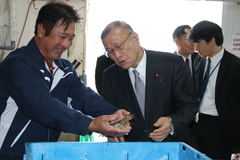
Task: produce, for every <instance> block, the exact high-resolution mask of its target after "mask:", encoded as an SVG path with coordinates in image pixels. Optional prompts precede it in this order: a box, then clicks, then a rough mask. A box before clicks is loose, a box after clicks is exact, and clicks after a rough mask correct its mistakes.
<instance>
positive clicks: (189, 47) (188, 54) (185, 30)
mask: <svg viewBox="0 0 240 160" xmlns="http://www.w3.org/2000/svg"><path fill="white" fill-rule="evenodd" d="M190 29H191V27H190V26H189V25H180V26H178V27H177V28H176V29H175V30H174V31H173V34H172V38H173V41H174V43H175V44H176V47H177V48H176V51H175V52H174V54H177V55H180V56H181V57H182V58H183V60H184V62H185V63H186V66H187V68H188V69H189V71H190V73H191V75H192V77H194V76H193V72H192V70H193V63H194V60H195V57H199V55H198V53H197V52H194V49H195V47H194V44H193V43H192V42H191V41H189V40H188V34H189V32H190Z"/></svg>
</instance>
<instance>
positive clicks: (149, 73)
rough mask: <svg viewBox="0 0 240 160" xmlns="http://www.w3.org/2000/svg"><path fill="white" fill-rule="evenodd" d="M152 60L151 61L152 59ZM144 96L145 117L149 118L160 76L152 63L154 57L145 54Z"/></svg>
mask: <svg viewBox="0 0 240 160" xmlns="http://www.w3.org/2000/svg"><path fill="white" fill-rule="evenodd" d="M151 57H152V58H153V59H152V58H151ZM146 66H147V67H146V95H145V106H146V104H147V106H146V107H145V117H146V118H147V117H149V114H150V111H151V108H152V106H153V102H154V99H155V98H156V95H157V93H156V92H157V90H158V88H159V85H160V83H161V75H160V73H159V72H158V67H157V65H156V64H155V63H154V56H151V54H148V53H147V65H146Z"/></svg>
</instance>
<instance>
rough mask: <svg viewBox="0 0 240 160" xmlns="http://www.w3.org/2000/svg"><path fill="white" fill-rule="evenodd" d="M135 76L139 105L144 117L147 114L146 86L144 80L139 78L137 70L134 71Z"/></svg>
mask: <svg viewBox="0 0 240 160" xmlns="http://www.w3.org/2000/svg"><path fill="white" fill-rule="evenodd" d="M133 73H134V76H135V84H134V86H135V94H136V97H137V100H138V104H139V106H140V109H141V112H142V115H143V117H144V112H145V86H144V83H143V81H142V79H141V78H140V77H139V72H138V71H137V70H133Z"/></svg>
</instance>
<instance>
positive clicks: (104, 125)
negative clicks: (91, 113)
mask: <svg viewBox="0 0 240 160" xmlns="http://www.w3.org/2000/svg"><path fill="white" fill-rule="evenodd" d="M128 114H130V113H129V112H127V111H125V110H123V109H121V110H118V111H117V112H115V113H114V114H112V115H107V116H100V117H97V118H95V119H94V120H93V121H92V122H91V123H90V125H89V127H88V132H97V133H101V134H102V135H106V136H119V135H128V133H129V132H130V130H131V127H130V126H129V127H126V128H115V127H112V126H110V122H113V121H118V120H122V119H124V118H125V117H126V115H128Z"/></svg>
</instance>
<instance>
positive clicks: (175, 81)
mask: <svg viewBox="0 0 240 160" xmlns="http://www.w3.org/2000/svg"><path fill="white" fill-rule="evenodd" d="M101 39H102V42H103V45H104V47H105V49H106V52H105V54H106V56H108V57H110V58H111V59H113V60H114V61H115V62H116V64H114V65H112V66H111V67H109V68H108V69H107V70H105V72H104V78H103V92H102V96H103V97H104V99H105V100H106V101H108V102H110V103H111V104H113V105H115V106H117V107H119V108H125V109H127V110H128V111H130V112H131V113H132V114H134V116H135V118H134V119H133V126H132V131H131V133H129V135H128V136H124V138H125V139H119V138H118V137H113V138H109V141H124V140H126V141H159V142H173V141H174V142H185V143H187V144H189V145H191V146H193V147H196V146H195V144H194V140H192V139H191V138H192V137H193V135H192V133H191V130H190V129H189V124H190V122H191V121H192V120H193V119H194V117H195V114H196V113H197V106H196V104H195V99H194V98H195V97H194V93H195V92H194V85H193V81H192V79H191V76H190V74H189V71H188V69H187V67H186V65H185V63H184V62H183V60H182V58H181V57H180V56H177V55H174V54H171V53H165V52H157V51H150V50H145V49H144V48H142V47H141V45H140V42H139V37H138V34H137V33H136V32H134V31H133V29H132V27H131V26H130V25H129V24H127V23H125V22H123V21H114V22H112V23H110V24H108V25H107V26H106V28H105V29H104V30H103V32H102V35H101ZM135 72H138V73H139V74H140V75H139V76H138V75H135ZM135 76H136V77H135ZM138 82H139V83H138ZM140 82H141V83H140ZM140 84H142V85H143V89H142V90H141V89H140V88H141V87H140V86H141V85H140ZM139 90H141V91H139ZM140 94H142V95H140ZM140 96H142V97H141V98H138V97H140Z"/></svg>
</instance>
